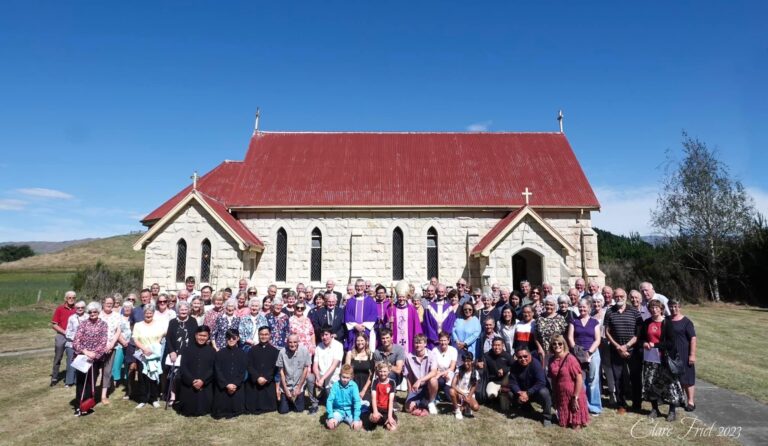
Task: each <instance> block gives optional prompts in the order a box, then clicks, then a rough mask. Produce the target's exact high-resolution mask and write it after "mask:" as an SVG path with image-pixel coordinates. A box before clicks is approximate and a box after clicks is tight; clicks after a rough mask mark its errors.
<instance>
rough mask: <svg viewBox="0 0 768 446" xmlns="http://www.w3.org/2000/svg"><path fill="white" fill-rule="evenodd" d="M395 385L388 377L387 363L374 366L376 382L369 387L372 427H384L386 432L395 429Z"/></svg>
mask: <svg viewBox="0 0 768 446" xmlns="http://www.w3.org/2000/svg"><path fill="white" fill-rule="evenodd" d="M396 391H397V384H396V383H395V380H394V379H392V378H390V377H389V363H387V362H386V361H381V362H379V363H377V364H376V380H375V381H374V382H373V384H372V385H371V401H372V402H373V404H371V406H372V411H371V416H370V418H369V419H370V420H371V423H372V424H373V427H374V428H375V427H376V426H384V429H386V430H388V431H394V430H395V429H397V417H396V416H395V413H394V405H395V392H396Z"/></svg>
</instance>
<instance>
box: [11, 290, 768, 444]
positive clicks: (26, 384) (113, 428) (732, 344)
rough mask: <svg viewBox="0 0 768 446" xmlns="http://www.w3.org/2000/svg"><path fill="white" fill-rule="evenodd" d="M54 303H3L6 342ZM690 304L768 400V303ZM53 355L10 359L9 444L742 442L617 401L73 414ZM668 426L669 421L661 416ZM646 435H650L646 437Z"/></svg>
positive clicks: (33, 325) (735, 382)
mask: <svg viewBox="0 0 768 446" xmlns="http://www.w3.org/2000/svg"><path fill="white" fill-rule="evenodd" d="M52 309H53V304H47V305H45V306H39V307H32V308H28V309H25V311H23V312H21V311H14V312H10V313H9V312H7V311H4V312H0V334H2V336H3V339H4V342H3V343H2V347H0V351H12V350H19V349H20V348H22V347H23V348H40V347H49V346H51V343H52V333H51V331H50V329H48V328H47V321H48V320H49V318H50V312H51V311H52ZM683 312H684V313H685V314H687V315H688V316H689V317H690V318H691V319H692V320H693V321H694V323H695V324H696V329H697V334H698V339H699V346H700V347H699V355H698V366H697V370H698V375H699V377H701V378H702V379H706V380H709V381H712V382H715V383H717V384H718V385H721V386H722V387H726V388H729V389H732V390H735V391H737V392H740V393H744V394H747V395H750V396H752V397H753V398H756V399H758V400H760V401H763V402H766V400H768V393H767V391H766V385H765V384H766V383H768V372H766V371H765V370H763V369H762V368H761V367H760V365H761V364H760V358H761V355H759V354H756V353H759V352H762V351H764V350H765V349H766V347H768V341H766V339H765V337H764V336H763V335H762V327H765V326H766V325H768V311H765V310H761V309H757V308H749V307H738V306H733V305H707V306H693V305H691V306H684V307H683ZM22 315H24V316H22ZM9 320H13V322H9ZM24 321H26V322H24ZM36 321H38V322H39V323H38V322H36ZM6 346H8V347H6ZM737 346H751V347H752V348H751V349H748V350H747V349H745V348H739V347H737ZM50 360H51V358H50V355H48V354H43V355H38V356H26V357H23V358H21V357H2V358H0V389H2V392H0V433H2V434H4V435H0V444H40V443H44V442H46V441H49V440H50V438H66V439H68V440H67V441H65V442H64V443H76V444H119V443H123V442H124V439H125V435H128V433H127V432H129V431H130V432H134V431H135V430H136V429H137V428H138V426H141V429H142V432H143V433H144V434H145V435H144V436H143V437H142V442H143V443H148V444H180V443H187V442H203V443H204V444H237V443H242V442H248V441H253V439H254V438H257V437H258V438H259V439H260V440H261V442H262V443H263V444H292V443H293V444H306V443H307V440H308V439H311V440H310V441H311V443H312V444H318V445H335V444H339V445H341V444H344V445H347V444H349V445H355V444H385V443H387V444H391V443H392V442H398V443H406V444H425V445H429V444H435V443H437V442H438V440H439V442H440V444H445V445H461V444H483V443H486V444H501V443H505V444H506V443H513V444H531V445H533V444H537V445H546V444H562V443H566V442H567V443H569V444H575V445H590V446H594V445H596V444H620V443H624V442H631V443H632V444H633V445H634V444H638V445H650V444H671V445H676V444H688V443H696V444H705V445H709V444H712V445H722V444H735V443H732V442H731V443H729V442H728V440H725V439H722V438H721V439H717V438H696V439H692V438H685V437H684V433H685V431H686V429H687V426H688V424H686V423H690V421H691V420H690V419H689V420H687V421H683V422H679V423H676V424H673V425H672V426H673V431H672V434H671V435H670V436H669V437H667V436H664V437H663V438H659V437H652V436H646V435H648V434H649V433H650V432H651V428H652V427H653V425H652V424H649V422H648V421H646V420H645V418H644V417H642V416H639V415H634V414H628V415H626V416H623V417H619V416H618V415H616V414H615V412H614V411H612V410H606V411H605V412H604V413H603V414H602V415H601V416H599V417H596V418H593V422H592V424H591V425H590V426H589V427H588V428H587V429H585V430H583V431H582V432H578V433H576V432H573V431H569V430H564V429H560V428H558V427H555V428H552V429H543V428H542V427H541V425H540V423H539V422H538V421H534V420H530V419H526V418H516V419H513V420H510V419H507V418H506V417H504V416H503V415H501V414H499V413H497V412H495V411H493V410H491V409H488V408H483V410H482V411H481V412H479V413H478V414H477V416H476V417H475V418H474V419H465V420H463V421H461V422H457V421H456V420H454V419H453V417H452V415H450V414H443V415H439V416H435V417H429V418H419V419H417V418H414V417H411V416H408V415H402V416H401V417H400V420H401V427H400V430H399V431H398V432H396V433H387V432H384V431H382V430H377V431H374V432H363V433H354V432H351V431H349V430H347V429H341V430H340V431H338V432H333V433H331V432H328V431H326V430H324V429H323V428H322V426H321V424H320V417H318V416H314V417H311V416H309V415H306V414H301V415H298V414H292V415H284V416H280V415H277V414H269V415H263V416H244V417H240V418H238V419H236V420H229V421H214V420H212V419H210V418H201V419H194V420H192V419H184V418H182V417H179V416H177V415H176V414H174V413H173V412H172V411H165V410H156V409H151V408H150V409H146V408H145V409H142V410H135V409H134V405H135V404H134V403H131V402H128V401H122V400H120V399H119V397H117V398H112V402H113V403H112V405H111V406H109V407H102V406H97V411H96V413H95V414H94V415H92V416H89V417H85V418H81V419H73V418H72V416H71V412H70V410H69V406H68V404H69V401H70V400H71V399H72V398H73V397H74V391H72V390H71V389H66V390H65V389H64V388H63V387H61V386H59V387H56V388H54V389H49V388H48V387H47V383H48V376H47V373H48V371H49V367H50ZM20 377H23V379H20ZM121 394H122V391H118V395H121ZM400 396H401V397H402V395H400ZM20 402H23V404H20ZM321 413H322V410H321ZM18 420H24V421H25V423H19V422H18ZM658 426H659V427H667V426H668V425H667V424H666V422H664V421H660V422H659V425H658ZM633 427H634V429H633ZM130 435H134V434H130ZM633 435H634V437H633ZM643 436H646V437H644V438H637V437H643Z"/></svg>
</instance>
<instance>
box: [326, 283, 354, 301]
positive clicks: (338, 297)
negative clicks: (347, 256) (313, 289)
mask: <svg viewBox="0 0 768 446" xmlns="http://www.w3.org/2000/svg"><path fill="white" fill-rule="evenodd" d="M334 288H336V282H334V280H333V279H328V281H327V282H325V293H323V294H326V293H333V294H335V295H336V300H337V301H338V302H341V297H342V296H341V293H340V292H338V291H334ZM352 290H353V291H354V287H353V288H352Z"/></svg>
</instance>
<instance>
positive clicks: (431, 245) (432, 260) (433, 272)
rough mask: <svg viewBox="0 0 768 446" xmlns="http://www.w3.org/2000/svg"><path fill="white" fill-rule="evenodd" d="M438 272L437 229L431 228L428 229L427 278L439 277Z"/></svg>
mask: <svg viewBox="0 0 768 446" xmlns="http://www.w3.org/2000/svg"><path fill="white" fill-rule="evenodd" d="M437 274H438V268H437V230H435V228H429V231H427V280H429V279H431V278H432V277H439V276H438V275H437Z"/></svg>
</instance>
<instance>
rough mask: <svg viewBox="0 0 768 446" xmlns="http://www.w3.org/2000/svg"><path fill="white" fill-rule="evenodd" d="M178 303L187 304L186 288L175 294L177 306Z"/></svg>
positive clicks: (187, 293)
mask: <svg viewBox="0 0 768 446" xmlns="http://www.w3.org/2000/svg"><path fill="white" fill-rule="evenodd" d="M179 302H189V291H187V289H186V288H184V289H182V290H179V292H178V293H176V303H177V304H178V303H179Z"/></svg>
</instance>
